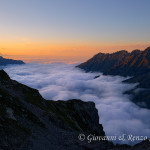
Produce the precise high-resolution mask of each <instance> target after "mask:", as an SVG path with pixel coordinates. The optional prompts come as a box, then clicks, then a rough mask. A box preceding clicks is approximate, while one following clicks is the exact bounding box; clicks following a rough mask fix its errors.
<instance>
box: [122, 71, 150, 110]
mask: <svg viewBox="0 0 150 150" xmlns="http://www.w3.org/2000/svg"><path fill="white" fill-rule="evenodd" d="M123 82H124V83H139V84H138V85H137V86H136V88H135V89H132V90H130V91H126V92H125V94H131V95H132V99H131V100H132V101H133V102H134V103H136V104H137V105H139V106H140V107H144V108H148V109H150V73H147V74H143V75H139V76H135V77H132V78H130V79H128V80H125V81H123ZM138 89H140V90H139V91H137V90H138Z"/></svg>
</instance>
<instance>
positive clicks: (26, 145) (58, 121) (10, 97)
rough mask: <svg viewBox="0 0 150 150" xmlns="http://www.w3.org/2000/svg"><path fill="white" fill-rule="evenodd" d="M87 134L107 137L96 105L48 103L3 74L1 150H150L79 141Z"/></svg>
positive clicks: (146, 146)
mask: <svg viewBox="0 0 150 150" xmlns="http://www.w3.org/2000/svg"><path fill="white" fill-rule="evenodd" d="M81 133H84V134H85V135H88V134H95V135H98V136H102V137H103V136H105V133H104V131H103V127H102V125H101V124H99V117H98V112H97V109H96V108H95V104H94V103H93V102H83V101H81V100H69V101H47V100H45V99H43V98H42V96H41V95H40V94H39V92H38V90H36V89H32V88H30V87H27V86H25V85H23V84H20V83H18V82H17V81H14V80H11V79H10V78H9V76H8V75H7V74H6V73H5V72H4V71H3V70H0V135H1V137H0V149H2V150H29V149H32V150H87V149H90V150H96V149H97V150H128V149H132V150H138V149H139V150H140V149H143V150H148V149H149V148H150V144H149V143H150V142H149V141H144V142H142V143H140V144H138V145H135V146H134V147H131V146H128V145H117V146H115V145H113V144H112V143H111V142H108V141H98V142H91V143H88V142H87V141H86V140H84V141H82V142H81V141H79V139H78V135H79V134H81Z"/></svg>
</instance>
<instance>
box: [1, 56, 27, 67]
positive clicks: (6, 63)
mask: <svg viewBox="0 0 150 150" xmlns="http://www.w3.org/2000/svg"><path fill="white" fill-rule="evenodd" d="M9 64H24V62H23V61H21V60H13V59H6V58H3V57H2V56H0V66H6V65H9Z"/></svg>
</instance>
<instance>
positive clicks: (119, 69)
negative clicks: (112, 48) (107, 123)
mask: <svg viewBox="0 0 150 150" xmlns="http://www.w3.org/2000/svg"><path fill="white" fill-rule="evenodd" d="M77 67H79V68H81V69H84V70H85V71H87V72H102V73H103V74H104V75H120V76H132V78H130V79H128V80H126V81H124V82H126V83H139V85H138V86H137V87H136V88H135V89H133V90H131V91H127V92H125V94H131V95H132V97H133V98H132V101H133V102H135V103H136V104H137V105H139V106H141V107H145V108H149V109H150V47H148V48H146V49H145V50H144V51H140V50H134V51H132V52H131V53H129V52H127V51H125V50H122V51H118V52H115V53H112V54H108V53H106V54H105V53H98V54H96V55H95V56H94V57H92V58H91V59H89V60H88V61H86V62H84V63H82V64H80V65H78V66H77ZM137 88H140V89H141V91H139V92H136V91H137Z"/></svg>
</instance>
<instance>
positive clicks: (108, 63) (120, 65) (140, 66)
mask: <svg viewBox="0 0 150 150" xmlns="http://www.w3.org/2000/svg"><path fill="white" fill-rule="evenodd" d="M77 67H79V68H81V69H84V70H86V71H87V72H89V71H96V72H97V71H101V72H103V73H104V74H109V75H121V76H137V75H142V74H145V73H148V72H150V47H148V48H147V49H145V50H144V51H140V50H134V51H132V52H131V53H129V52H127V51H125V50H122V51H118V52H115V53H112V54H108V53H106V54H105V53H98V54H97V55H95V56H94V57H92V58H91V59H89V60H88V61H87V62H84V63H82V64H80V65H78V66H77Z"/></svg>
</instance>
